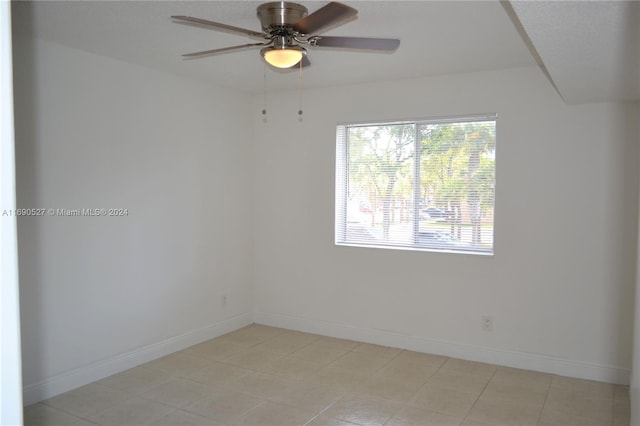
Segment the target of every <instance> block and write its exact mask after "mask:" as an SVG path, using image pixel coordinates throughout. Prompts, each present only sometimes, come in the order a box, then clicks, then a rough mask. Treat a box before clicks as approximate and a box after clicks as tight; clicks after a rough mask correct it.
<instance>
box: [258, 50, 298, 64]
mask: <svg viewBox="0 0 640 426" xmlns="http://www.w3.org/2000/svg"><path fill="white" fill-rule="evenodd" d="M260 53H261V54H262V57H263V58H264V60H265V61H267V63H268V64H269V65H271V66H274V67H276V68H291V67H292V66H294V65H295V64H297V63H298V62H300V61H301V60H302V56H304V54H305V53H306V52H305V50H304V49H303V48H301V47H300V46H284V47H278V46H272V47H267V48H265V49H262V50H261V51H260Z"/></svg>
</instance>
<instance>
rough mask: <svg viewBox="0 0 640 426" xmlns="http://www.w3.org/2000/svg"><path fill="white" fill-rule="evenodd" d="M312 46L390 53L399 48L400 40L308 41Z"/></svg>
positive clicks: (337, 38)
mask: <svg viewBox="0 0 640 426" xmlns="http://www.w3.org/2000/svg"><path fill="white" fill-rule="evenodd" d="M310 42H311V45H312V46H319V47H336V48H342V49H358V50H377V51H382V52H392V51H394V50H396V49H397V48H398V46H400V40H398V39H394V38H368V37H324V36H318V37H313V38H312V39H310Z"/></svg>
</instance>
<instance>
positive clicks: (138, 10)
mask: <svg viewBox="0 0 640 426" xmlns="http://www.w3.org/2000/svg"><path fill="white" fill-rule="evenodd" d="M300 2H301V3H303V4H305V6H307V7H308V9H309V11H310V13H311V12H313V11H314V10H316V9H318V8H319V7H321V6H323V5H324V4H326V3H327V2H326V1H323V2H317V1H300ZM261 3H262V2H256V1H239V0H238V1H196V2H192V1H76V2H59V1H37V2H13V3H12V7H13V9H14V15H13V19H14V30H15V34H16V35H35V36H37V37H39V38H42V39H46V40H51V41H54V42H58V43H61V44H64V45H67V46H70V47H73V48H77V49H81V50H84V51H87V52H91V53H95V54H98V55H103V56H108V57H112V58H116V59H120V60H123V61H127V62H130V63H135V64H139V65H142V66H147V67H152V68H157V69H161V70H165V71H168V72H171V73H174V74H177V75H182V76H185V77H188V78H193V79H197V80H201V81H206V82H210V83H212V84H215V85H218V86H223V87H229V88H235V89H240V90H244V91H248V92H250V93H260V92H261V91H262V90H263V84H264V83H263V79H264V72H265V70H264V66H263V63H262V59H261V58H260V54H259V50H258V49H255V50H245V51H240V52H235V53H228V54H221V55H216V56H210V57H206V58H202V59H197V60H183V59H181V57H180V55H181V54H182V53H189V52H195V51H200V50H207V49H213V48H218V47H226V46H233V45H239V44H244V43H247V42H253V40H250V39H247V38H244V37H242V36H237V35H232V34H227V33H221V32H217V31H211V30H207V29H202V28H196V27H190V26H185V25H179V24H175V23H172V22H171V20H170V18H169V17H170V16H171V15H189V16H196V17H200V18H204V19H208V20H212V21H217V22H222V23H226V24H230V25H234V26H238V27H243V28H248V29H253V30H257V31H259V30H260V24H259V21H258V19H257V17H256V13H255V11H256V7H257V6H258V5H259V4H261ZM344 3H346V4H348V5H350V6H352V7H354V8H356V9H358V11H359V14H358V18H357V19H356V20H354V21H351V22H348V23H346V24H345V25H342V26H339V27H337V28H334V29H332V30H330V31H328V32H327V33H326V35H344V36H362V37H392V38H399V39H400V40H401V45H400V48H399V49H398V50H397V51H396V52H394V53H391V54H387V53H363V52H353V51H339V50H326V49H319V48H314V49H313V50H311V51H310V52H309V59H310V61H311V63H312V65H311V66H310V67H308V68H305V70H304V72H303V79H304V86H305V87H326V86H335V85H347V84H357V83H362V82H384V81H389V80H397V79H406V78H413V77H420V76H429V75H439V74H447V73H460V72H472V71H485V70H493V69H505V68H511V67H519V66H532V65H535V64H536V54H535V53H536V52H537V54H538V55H539V57H540V58H542V61H543V64H542V65H543V67H546V69H547V70H548V72H549V74H550V78H551V80H552V81H553V82H554V84H555V85H556V87H557V88H558V91H559V92H560V93H561V95H563V97H564V98H565V100H567V101H569V102H581V101H589V100H594V99H595V100H607V99H608V100H613V99H623V98H624V99H638V98H640V78H639V77H638V75H639V74H638V72H637V70H638V68H637V66H638V64H639V63H640V50H639V49H638V47H639V46H640V45H639V44H638V43H637V41H636V42H634V41H633V40H632V39H633V35H634V34H635V35H637V31H638V27H639V26H640V25H639V21H638V20H637V16H638V15H637V11H638V9H639V8H638V7H637V4H636V5H633V6H627V4H626V3H624V4H623V3H621V2H611V1H605V2H594V3H593V4H591V3H589V4H587V3H585V2H519V1H516V2H512V3H511V4H510V5H512V7H513V9H511V6H510V5H509V4H505V5H506V6H508V7H503V4H501V2H500V1H498V0H490V1H469V2H466V1H344ZM565 3H567V4H565ZM568 3H570V4H568ZM596 3H597V4H599V5H600V6H597V5H595V6H594V4H596ZM616 4H617V5H616ZM612 5H613V6H612ZM630 10H632V11H633V14H632V15H631V16H628V13H629V11H630ZM511 11H515V13H516V14H517V18H516V21H515V25H514V21H512V18H513V16H511V17H510V14H509V13H507V12H511ZM518 18H519V22H518V20H517V19H518ZM622 21H624V22H625V26H622V27H620V23H621V22H622ZM565 22H567V23H569V24H570V25H568V26H564V23H565ZM585 24H586V25H585ZM520 25H521V26H522V27H524V32H523V31H522V28H521V27H520ZM634 25H635V27H634ZM612 26H613V28H612ZM634 28H635V29H634ZM634 31H635V33H634ZM525 33H526V34H525ZM629 40H632V41H629ZM529 42H531V43H532V44H533V46H534V51H533V52H534V54H532V51H531V50H530V48H531V46H528V45H527V43H529ZM634 43H635V44H634ZM633 49H635V51H634V50H633ZM629 52H632V54H629ZM603 64H604V65H603ZM634 66H635V67H636V68H634ZM634 73H635V74H634ZM620 76H622V77H620ZM621 81H622V83H621ZM635 83H638V84H635ZM634 84H635V86H636V87H635V88H634V87H633V86H634ZM267 86H268V90H270V91H271V90H286V89H296V88H297V87H298V76H297V73H296V72H275V71H272V70H269V71H268V72H267Z"/></svg>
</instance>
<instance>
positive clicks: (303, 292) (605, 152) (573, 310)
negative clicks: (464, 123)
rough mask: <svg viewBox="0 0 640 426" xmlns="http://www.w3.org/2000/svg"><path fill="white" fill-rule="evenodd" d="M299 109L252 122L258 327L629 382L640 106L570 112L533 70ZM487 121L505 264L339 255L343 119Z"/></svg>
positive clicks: (435, 256)
mask: <svg viewBox="0 0 640 426" xmlns="http://www.w3.org/2000/svg"><path fill="white" fill-rule="evenodd" d="M297 101H298V96H297V93H294V92H291V93H283V94H277V95H270V98H269V99H268V106H267V108H268V109H269V111H270V115H269V119H268V122H267V123H263V122H261V120H260V117H256V119H255V128H256V132H255V133H256V153H255V162H254V164H255V169H256V177H255V201H254V203H255V206H256V210H255V215H254V226H255V248H254V256H255V277H256V283H255V285H256V296H255V300H256V319H257V321H258V322H263V323H267V324H273V325H281V326H289V327H294V328H300V329H305V330H310V331H319V332H324V333H332V334H334V335H340V336H343V337H351V338H361V339H365V340H369V341H377V342H379V343H395V344H401V345H404V346H407V347H412V348H417V349H424V350H430V351H434V352H441V353H446V354H449V355H454V356H461V357H466V358H469V359H478V360H483V361H496V362H500V363H503V364H509V365H513V366H518V367H523V368H532V369H538V370H543V371H551V372H555V373H561V374H568V375H573V376H578V377H586V378H592V379H598V380H606V381H613V382H619V383H624V382H628V373H629V368H630V365H631V336H632V331H631V326H632V321H633V299H632V296H633V285H634V275H635V272H634V271H635V262H636V250H635V247H636V237H637V222H636V220H637V210H638V190H637V178H638V176H637V174H638V172H637V164H638V161H637V158H638V155H637V151H638V149H637V146H636V145H637V139H638V129H637V127H636V128H634V127H633V123H634V121H636V120H637V110H638V108H637V105H635V106H634V105H633V104H589V105H578V106H568V105H566V104H564V103H563V101H562V100H561V99H560V98H559V96H558V95H557V93H556V92H555V91H554V89H553V87H551V86H550V85H549V83H548V81H547V79H546V78H545V77H544V75H543V74H542V73H541V72H540V71H539V70H538V69H537V68H524V69H513V70H505V71H499V72H484V73H474V74H459V75H447V76H441V77H433V78H424V79H416V80H408V81H399V82H393V83H384V84H378V85H362V86H353V87H339V88H328V89H321V90H307V91H306V92H305V93H304V103H305V106H304V110H305V113H304V115H305V117H304V120H303V121H302V122H298V121H297V115H296V111H297V109H298V106H297ZM257 104H258V102H257V101H256V105H257ZM254 109H256V110H258V107H257V106H256V107H255V108H254ZM276 111H277V113H276ZM487 112H496V113H497V114H498V128H497V132H498V133H497V190H496V191H497V192H496V209H495V217H496V224H495V256H493V257H485V256H472V255H452V254H440V253H422V252H421V253H417V252H409V251H394V250H378V249H363V248H352V247H336V246H334V243H333V235H334V232H333V224H334V219H333V218H334V210H333V209H334V169H335V165H334V161H335V160H334V158H335V126H336V123H338V122H349V121H363V120H384V119H401V118H418V117H439V116H447V115H463V114H476V113H487ZM633 114H635V115H633ZM482 315H492V316H493V317H494V318H495V320H494V322H495V326H494V327H495V328H494V330H493V331H492V332H485V331H483V330H482V328H481V321H480V318H481V316H482Z"/></svg>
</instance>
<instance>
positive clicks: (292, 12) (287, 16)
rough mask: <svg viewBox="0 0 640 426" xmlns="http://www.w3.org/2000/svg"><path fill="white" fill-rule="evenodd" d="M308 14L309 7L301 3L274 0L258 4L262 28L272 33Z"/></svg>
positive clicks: (289, 25)
mask: <svg viewBox="0 0 640 426" xmlns="http://www.w3.org/2000/svg"><path fill="white" fill-rule="evenodd" d="M305 16H307V8H306V7H304V6H303V5H301V4H297V3H289V2H286V1H274V2H270V3H265V4H262V5H260V6H258V18H259V19H260V23H261V24H262V30H263V31H264V32H266V33H269V34H270V33H271V32H272V31H274V30H279V29H282V28H283V27H291V26H292V25H293V24H295V23H296V22H298V21H299V20H300V19H302V18H304V17H305Z"/></svg>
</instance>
